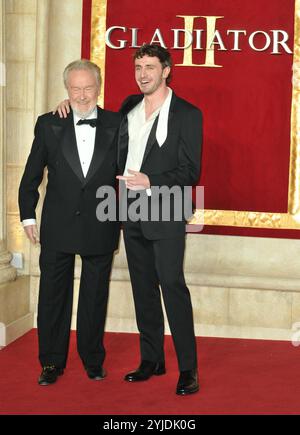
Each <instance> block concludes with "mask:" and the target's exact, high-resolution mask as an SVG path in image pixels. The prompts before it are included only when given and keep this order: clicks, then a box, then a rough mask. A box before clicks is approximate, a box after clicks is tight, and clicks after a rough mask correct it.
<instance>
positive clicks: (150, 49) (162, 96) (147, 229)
mask: <svg viewBox="0 0 300 435" xmlns="http://www.w3.org/2000/svg"><path fill="white" fill-rule="evenodd" d="M134 65H135V79H136V82H137V84H138V86H139V88H140V91H141V94H139V95H132V96H129V97H128V98H127V99H126V100H125V101H124V103H123V105H122V108H121V111H120V112H121V114H122V117H123V119H122V122H121V125H120V131H119V140H118V166H119V171H120V172H121V173H122V174H123V175H121V176H118V177H117V178H118V179H119V180H122V182H125V184H126V189H127V194H128V193H129V192H132V191H137V195H140V197H143V196H144V197H145V195H147V196H148V199H147V202H148V205H149V208H148V210H149V209H150V216H149V214H147V216H146V219H143V218H141V219H138V220H137V219H136V216H135V217H134V219H131V217H130V213H126V217H122V219H123V234H124V241H125V248H126V254H127V261H128V267H129V272H130V279H131V284H132V290H133V297H134V304H135V312H136V319H137V326H138V329H139V332H140V352H141V361H140V365H139V367H138V368H137V369H136V370H134V371H132V372H130V373H128V374H127V375H126V376H125V380H126V381H128V382H139V381H146V380H147V379H149V378H150V377H151V376H153V375H163V374H165V372H166V369H165V356H164V317H163V311H162V305H161V294H160V288H159V286H160V287H161V290H162V296H163V299H164V304H165V308H166V313H167V317H168V321H169V326H170V330H171V333H172V337H173V341H174V345H175V350H176V354H177V360H178V367H179V372H180V373H179V379H178V382H177V387H176V393H177V394H179V395H188V394H192V393H196V392H197V391H198V390H199V382H198V372H197V350H196V341H195V334H194V324H193V312H192V305H191V299H190V293H189V290H188V288H187V286H186V284H185V279H184V273H183V259H184V251H185V227H186V219H185V215H184V213H183V212H182V210H181V212H182V213H181V218H178V208H181V202H180V201H179V204H178V203H177V204H176V200H175V199H174V200H173V202H172V200H171V202H170V204H169V205H168V203H167V201H169V195H168V193H167V195H166V197H165V198H164V196H163V195H162V196H161V197H159V198H157V197H156V200H154V201H152V199H153V197H154V194H155V192H154V191H155V188H161V187H166V188H170V189H172V188H174V187H177V188H179V189H180V191H181V196H180V198H179V199H181V200H182V201H185V197H184V188H185V187H186V186H192V185H194V184H196V183H197V181H198V179H199V176H200V161H201V145H202V114H201V111H200V110H199V109H198V108H196V107H195V106H193V105H191V104H190V103H188V102H187V101H185V100H183V99H182V98H180V97H178V96H177V95H175V93H174V92H173V91H172V90H171V89H170V88H169V87H168V83H169V81H170V73H171V67H172V61H171V57H170V54H169V52H168V51H167V50H166V49H164V48H162V47H160V46H158V45H149V44H145V45H143V46H142V47H141V48H140V49H138V50H137V51H136V53H135V56H134ZM58 110H59V113H60V115H61V116H66V115H67V112H68V101H67V100H65V101H63V102H62V103H61V104H60V105H59V106H58ZM126 189H125V190H126ZM120 192H121V193H123V192H124V189H120ZM129 196H130V194H129ZM132 199H133V198H128V199H127V198H126V201H125V203H127V206H128V210H127V211H129V209H130V205H131V204H132V203H133V202H134V201H132ZM177 200H178V196H177ZM151 201H152V202H151ZM144 203H145V202H144ZM166 203H167V205H166ZM165 205H166V207H168V208H169V209H168V211H169V217H168V218H167V219H164V217H163V213H161V211H162V209H163V208H164V206H165ZM153 206H154V208H156V210H153ZM151 207H152V210H151ZM121 208H122V206H121ZM152 212H154V213H153V215H156V218H155V219H154V220H153V219H151V213H152ZM157 212H158V213H157ZM167 214H168V213H167ZM176 214H177V215H176ZM175 215H176V216H175ZM157 216H158V218H157ZM144 217H145V216H144Z"/></svg>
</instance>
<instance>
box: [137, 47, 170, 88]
mask: <svg viewBox="0 0 300 435" xmlns="http://www.w3.org/2000/svg"><path fill="white" fill-rule="evenodd" d="M144 56H150V57H157V58H158V59H159V61H160V63H161V65H162V67H163V69H164V68H166V67H167V66H169V67H170V68H171V67H172V59H171V55H170V53H169V52H168V50H166V49H165V48H163V47H161V46H160V45H156V44H144V45H142V46H141V48H139V49H138V50H137V51H136V52H135V54H134V56H133V59H134V60H135V59H141V58H142V57H144ZM170 81H171V73H170V74H169V75H168V77H167V79H166V83H167V84H169V83H170Z"/></svg>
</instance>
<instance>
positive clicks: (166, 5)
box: [82, 0, 300, 237]
mask: <svg viewBox="0 0 300 435" xmlns="http://www.w3.org/2000/svg"><path fill="white" fill-rule="evenodd" d="M283 3H284V6H283ZM294 7H295V0H284V2H283V1H282V0H251V1H245V0H226V1H224V0H201V1H195V0H185V1H181V2H174V1H172V0H164V1H163V2H160V4H159V6H158V4H157V2H153V0H144V1H143V2H133V1H132V0H118V1H115V0H108V1H107V21H106V28H109V27H111V26H125V27H127V29H130V28H139V29H140V31H139V36H138V43H139V44H142V43H143V42H150V40H151V38H152V36H153V33H154V31H155V29H156V28H159V29H160V30H161V34H162V35H163V38H164V41H165V43H166V45H167V47H168V48H169V49H170V52H171V54H172V57H173V61H174V64H180V63H182V61H183V50H179V49H171V47H172V46H173V32H172V31H171V30H170V29H179V28H183V27H184V22H183V19H182V18H179V17H176V15H185V16H187V15H204V16H206V15H207V16H212V15H213V16H224V18H222V19H218V20H217V24H216V28H217V30H218V31H219V32H220V34H221V35H222V37H223V41H224V44H225V46H226V48H228V50H227V51H220V50H218V47H216V48H215V63H216V64H218V65H222V68H209V67H192V66H184V67H181V66H175V67H174V70H173V79H172V82H171V86H172V88H173V89H174V90H175V92H176V93H177V94H178V95H180V96H181V97H183V98H186V99H187V100H188V101H190V102H191V103H193V104H195V105H196V106H198V107H200V108H201V110H202V112H203V117H204V144H203V157H202V175H201V179H200V182H199V184H201V185H204V186H205V209H213V210H237V211H239V210H241V211H243V210H246V211H257V212H272V213H287V204H288V187H289V158H290V118H291V97H292V63H293V56H292V55H291V54H288V53H286V52H284V51H283V50H282V53H281V54H271V51H272V46H271V47H270V48H269V49H267V50H266V51H262V52H258V51H254V50H253V49H252V48H251V47H250V46H249V42H248V37H249V35H250V34H251V33H252V32H255V31H258V30H261V31H265V32H268V33H269V35H270V36H272V33H271V32H270V31H271V30H275V29H281V30H284V31H286V32H287V33H288V34H289V36H290V39H289V42H288V45H289V47H290V48H291V49H293V38H294ZM83 11H84V12H83V39H82V54H83V56H84V57H89V55H90V30H91V0H84V8H83ZM194 27H195V28H197V29H206V21H205V19H204V18H196V19H195V25H194ZM228 29H243V30H246V32H247V36H242V37H241V38H240V44H239V45H240V48H241V51H232V50H231V49H232V48H233V36H232V35H231V36H226V32H227V30H228ZM130 35H131V32H130V30H128V31H127V32H125V33H124V32H122V31H121V30H117V31H116V32H114V33H113V34H112V42H113V43H115V44H118V42H117V40H118V39H128V41H129V42H128V44H127V46H126V47H125V48H124V49H120V50H115V49H112V48H109V47H106V65H105V107H106V108H108V109H111V110H118V109H119V107H120V105H121V102H122V101H123V99H124V98H125V97H126V96H127V95H128V94H130V93H138V89H137V86H136V84H135V81H134V70H133V62H132V54H133V53H134V51H135V49H134V48H130V45H131V38H130ZM204 35H205V32H204V34H203V45H205V39H206V38H205V36H204ZM264 42H265V40H264V39H263V38H259V37H257V38H256V39H255V45H256V46H257V47H262V46H263V45H264ZM204 60H205V51H203V50H202V51H200V50H198V51H194V52H193V61H194V63H197V64H202V63H204ZM204 231H205V232H209V233H217V234H220V233H222V234H241V235H263V236H275V237H299V235H300V233H299V232H298V231H297V230H294V231H292V230H266V229H253V228H234V227H232V228H229V227H227V228H226V227H213V226H211V227H209V228H207V227H206V228H205V230H204Z"/></svg>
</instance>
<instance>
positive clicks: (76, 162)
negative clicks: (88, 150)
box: [62, 116, 84, 182]
mask: <svg viewBox="0 0 300 435" xmlns="http://www.w3.org/2000/svg"><path fill="white" fill-rule="evenodd" d="M62 152H63V155H64V156H65V159H66V160H67V162H68V163H69V165H70V166H71V168H72V170H73V171H74V172H75V174H76V175H77V177H78V178H79V179H80V180H81V181H82V182H83V181H84V175H83V172H82V169H81V164H80V159H79V154H78V150H77V142H76V135H75V128H74V123H73V116H70V117H69V118H67V125H66V127H65V128H64V134H63V138H62Z"/></svg>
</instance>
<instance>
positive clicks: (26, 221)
mask: <svg viewBox="0 0 300 435" xmlns="http://www.w3.org/2000/svg"><path fill="white" fill-rule="evenodd" d="M22 225H23V227H28V226H29V225H36V219H24V220H23V221H22Z"/></svg>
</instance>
